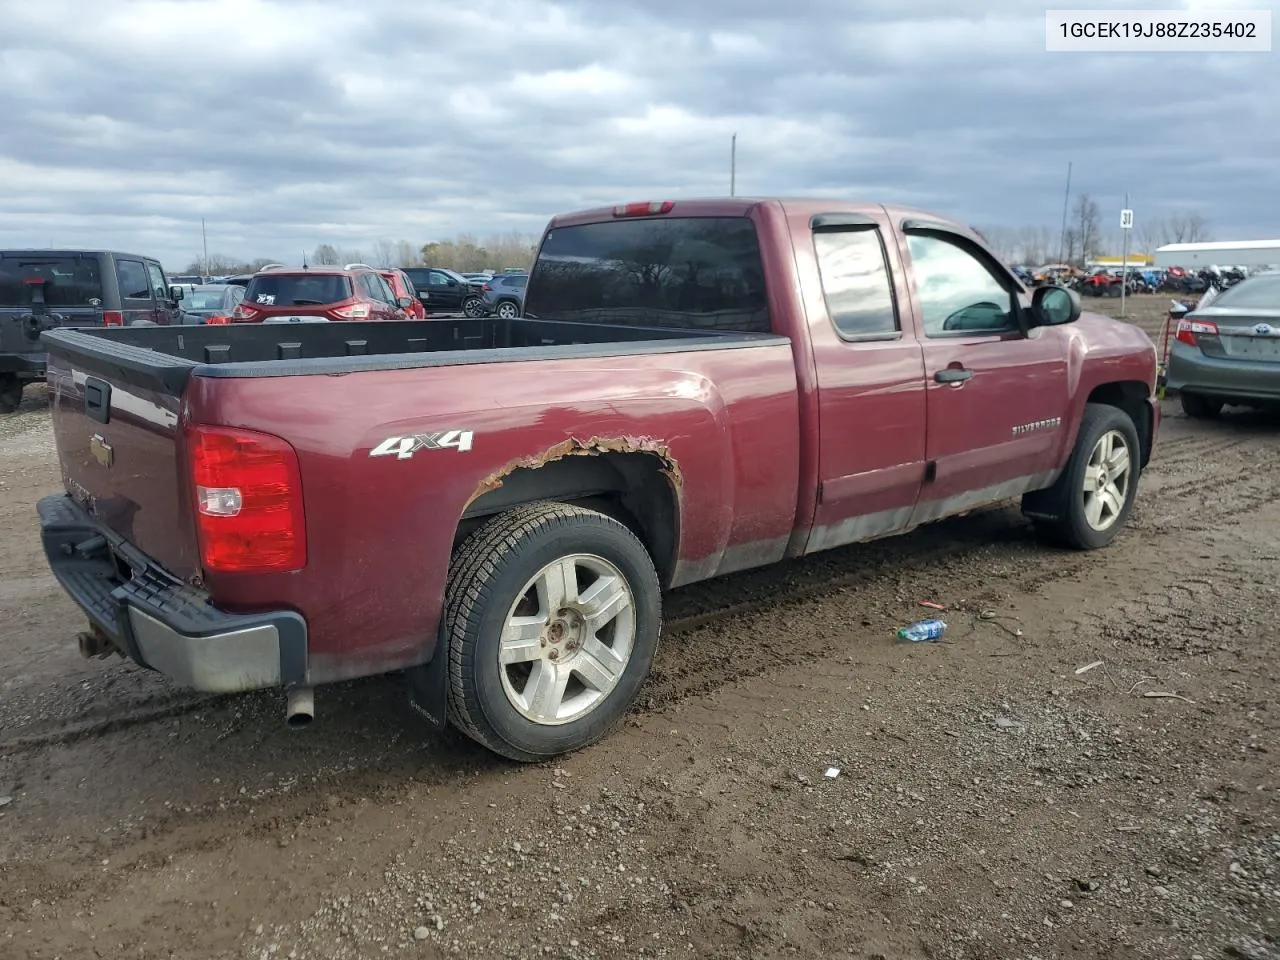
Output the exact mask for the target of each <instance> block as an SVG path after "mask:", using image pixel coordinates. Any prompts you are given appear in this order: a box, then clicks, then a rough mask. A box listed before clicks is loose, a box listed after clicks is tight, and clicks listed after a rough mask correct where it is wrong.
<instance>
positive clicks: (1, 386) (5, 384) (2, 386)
mask: <svg viewBox="0 0 1280 960" xmlns="http://www.w3.org/2000/svg"><path fill="white" fill-rule="evenodd" d="M25 386H26V384H25V383H23V381H21V380H19V379H18V378H17V377H16V376H14V375H13V374H11V373H0V413H14V412H15V411H16V410H17V409H18V407H19V406H20V405H21V403H22V390H23V388H24V387H25Z"/></svg>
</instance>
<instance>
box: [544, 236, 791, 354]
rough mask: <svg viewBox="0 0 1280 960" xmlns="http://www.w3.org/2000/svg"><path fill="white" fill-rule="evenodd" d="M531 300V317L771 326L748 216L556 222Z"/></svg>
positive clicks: (757, 329) (752, 329)
mask: <svg viewBox="0 0 1280 960" xmlns="http://www.w3.org/2000/svg"><path fill="white" fill-rule="evenodd" d="M525 300H526V302H525V315H526V316H528V317H531V318H533V319H545V320H552V319H554V320H567V321H574V322H578V323H605V324H619V325H626V326H670V327H692V328H696V329H703V330H715V331H737V332H743V333H769V332H771V329H772V328H771V325H770V318H769V307H768V300H767V298H766V296H765V285H764V269H763V267H762V265H761V261H760V246H759V242H758V240H757V237H756V227H755V224H754V223H752V221H750V220H748V219H747V218H746V217H663V218H645V219H634V220H612V221H606V222H602V223H588V224H578V225H573V226H564V227H558V228H556V229H554V230H552V231H551V232H549V233H548V234H547V235H546V237H545V238H544V240H543V243H542V247H541V249H540V250H539V252H538V260H537V262H536V263H535V264H534V267H533V272H532V274H531V277H530V280H529V284H528V290H527V292H526V295H525Z"/></svg>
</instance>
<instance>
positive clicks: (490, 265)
mask: <svg viewBox="0 0 1280 960" xmlns="http://www.w3.org/2000/svg"><path fill="white" fill-rule="evenodd" d="M537 246H538V238H537V237H535V236H531V235H529V234H524V233H501V234H494V235H492V236H489V237H484V238H480V237H477V236H475V235H474V234H469V233H464V234H461V235H459V236H457V237H455V238H454V239H452V240H433V241H431V242H430V243H424V244H422V245H421V246H416V245H414V244H413V243H411V242H410V241H408V240H398V241H391V240H385V239H384V240H376V241H374V243H373V244H372V245H371V246H370V247H369V248H368V249H367V250H366V249H361V248H350V247H338V246H335V245H334V244H331V243H322V244H320V245H319V246H318V247H316V248H315V250H314V251H312V252H311V254H310V255H309V256H308V257H307V263H308V264H309V265H312V266H341V265H342V264H344V263H367V264H369V265H370V266H373V267H421V266H428V267H444V268H445V269H447V270H457V271H459V272H460V273H478V272H480V271H482V270H504V269H506V268H507V267H521V268H524V269H526V270H527V269H528V268H529V267H531V266H533V256H534V252H535V251H536V250H537ZM286 262H287V263H294V262H296V261H295V260H294V258H272V257H258V258H257V259H254V260H244V259H241V258H237V257H231V256H227V255H225V254H220V253H211V254H209V259H208V262H207V263H206V262H205V261H204V259H203V258H197V259H196V260H193V261H192V262H191V263H189V264H187V268H186V270H185V271H183V272H184V273H195V274H203V275H206V276H223V275H227V274H236V273H253V272H254V271H257V270H261V269H262V268H263V267H264V266H266V265H267V264H268V263H286Z"/></svg>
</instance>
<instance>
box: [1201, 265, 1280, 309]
mask: <svg viewBox="0 0 1280 960" xmlns="http://www.w3.org/2000/svg"><path fill="white" fill-rule="evenodd" d="M1210 305H1211V306H1214V307H1235V308H1237V309H1240V310H1280V274H1267V275H1264V276H1258V277H1250V278H1249V279H1248V280H1241V281H1240V282H1239V283H1238V284H1236V285H1235V286H1234V287H1232V288H1230V289H1229V290H1224V291H1223V292H1222V293H1220V294H1218V296H1217V297H1215V298H1214V300H1213V301H1212V302H1211V304H1210Z"/></svg>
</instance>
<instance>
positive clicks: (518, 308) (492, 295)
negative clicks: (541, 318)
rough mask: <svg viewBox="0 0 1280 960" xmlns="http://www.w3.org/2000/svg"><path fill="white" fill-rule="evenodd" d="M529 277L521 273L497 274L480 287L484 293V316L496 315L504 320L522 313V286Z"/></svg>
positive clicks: (523, 286)
mask: <svg viewBox="0 0 1280 960" xmlns="http://www.w3.org/2000/svg"><path fill="white" fill-rule="evenodd" d="M528 282H529V278H528V277H527V276H524V275H523V274H518V273H512V274H499V275H498V276H496V277H494V278H493V279H492V280H490V281H489V282H488V283H486V284H484V286H482V287H481V288H480V289H481V291H482V292H483V294H484V311H485V315H486V316H498V317H502V318H503V319H504V320H509V319H511V318H512V317H518V316H520V315H521V314H522V313H524V288H525V286H526V284H528Z"/></svg>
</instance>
